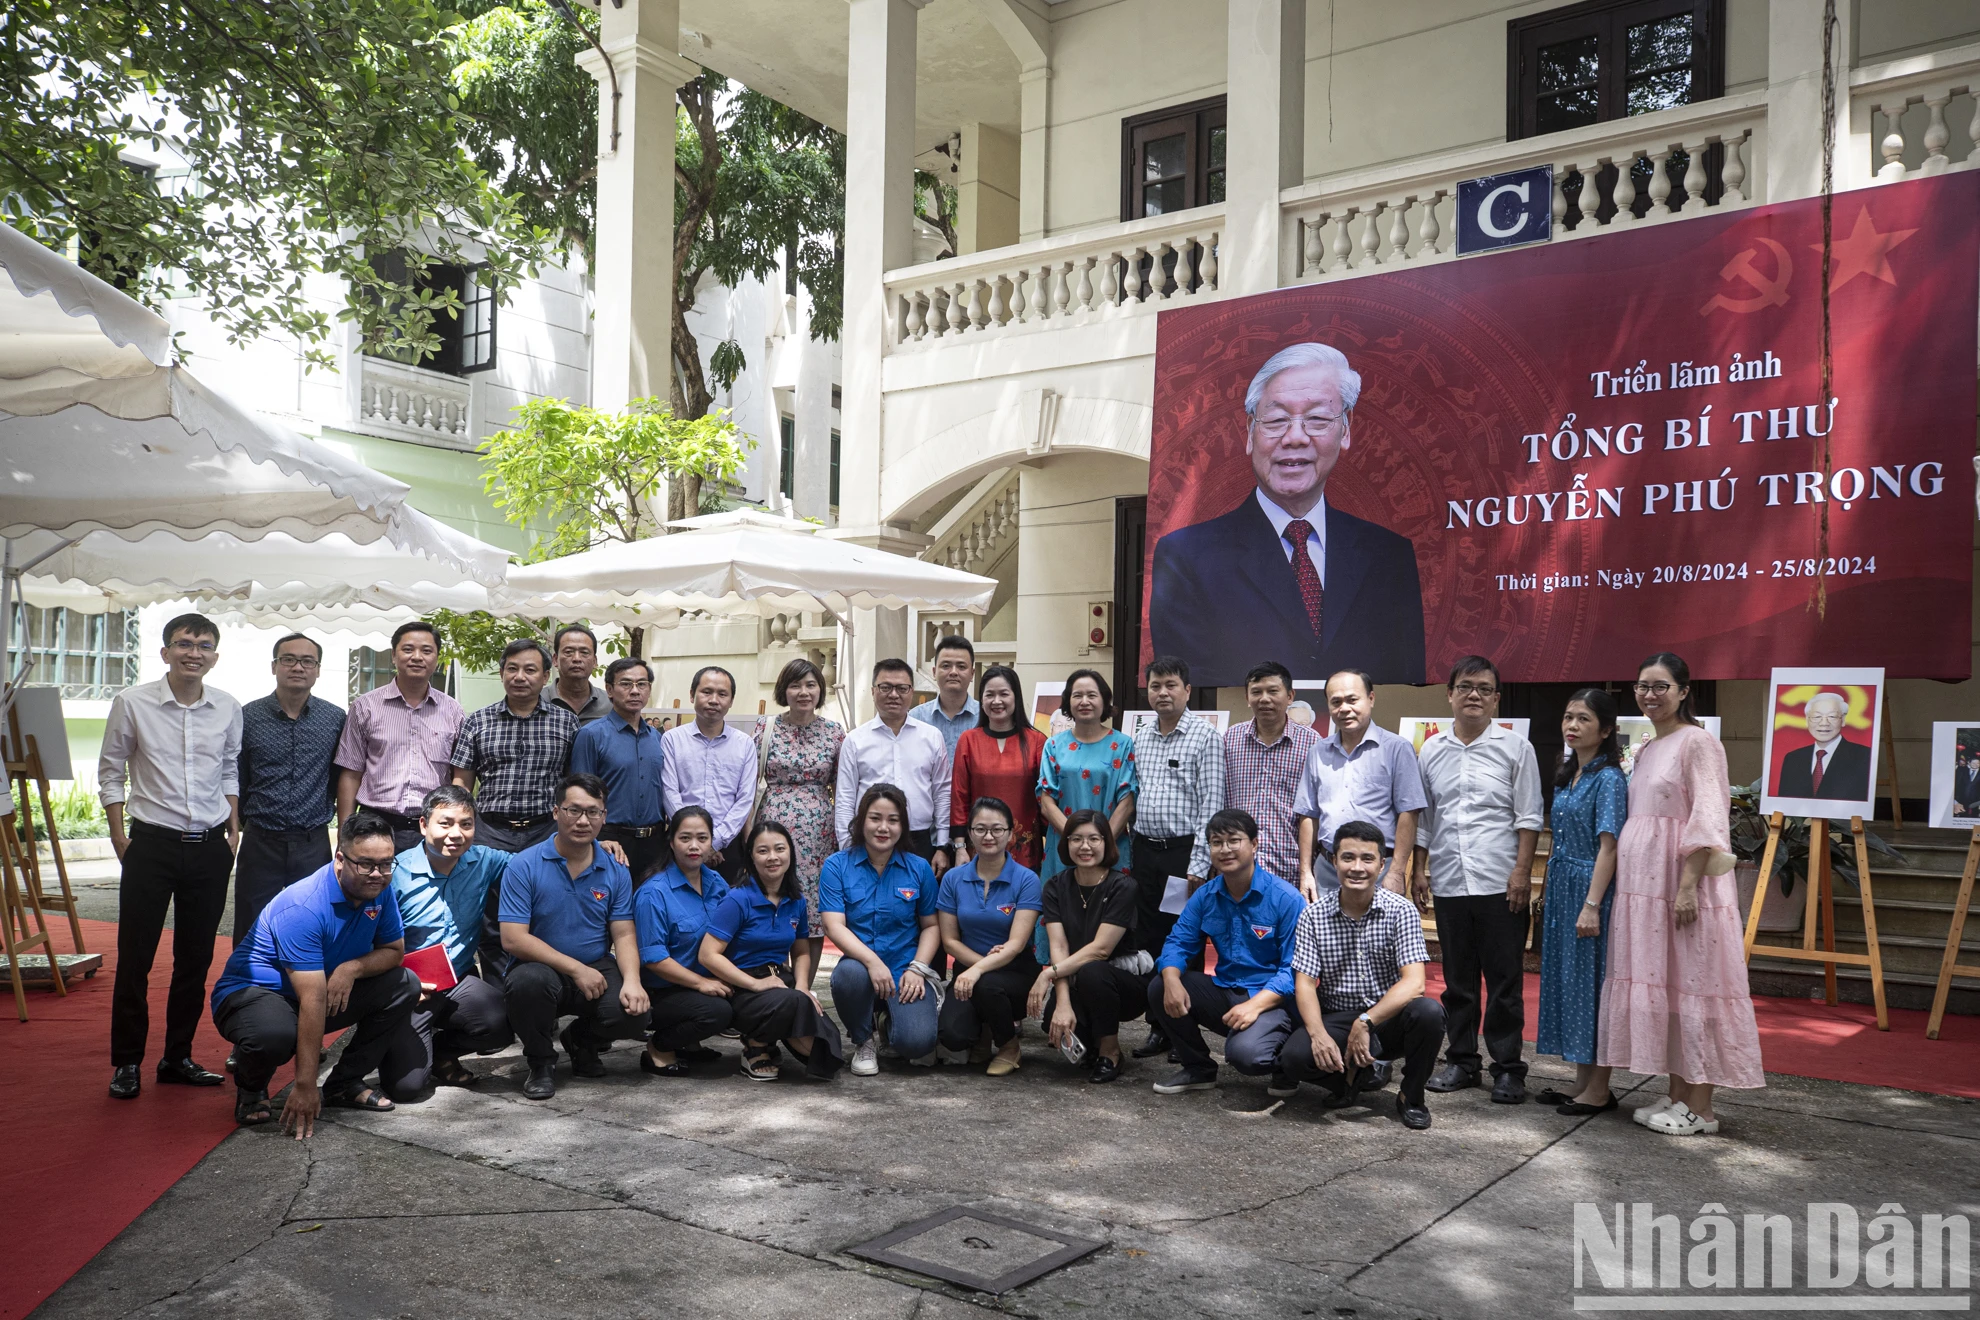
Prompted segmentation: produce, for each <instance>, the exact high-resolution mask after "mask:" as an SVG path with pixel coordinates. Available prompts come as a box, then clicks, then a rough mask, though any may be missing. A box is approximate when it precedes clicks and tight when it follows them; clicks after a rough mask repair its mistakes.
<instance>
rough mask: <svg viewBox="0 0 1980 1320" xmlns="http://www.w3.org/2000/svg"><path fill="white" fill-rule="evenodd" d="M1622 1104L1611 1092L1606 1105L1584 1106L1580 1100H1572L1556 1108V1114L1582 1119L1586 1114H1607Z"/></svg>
mask: <svg viewBox="0 0 1980 1320" xmlns="http://www.w3.org/2000/svg"><path fill="white" fill-rule="evenodd" d="M1621 1104H1622V1100H1621V1099H1620V1098H1618V1097H1617V1096H1616V1095H1615V1094H1614V1093H1613V1092H1611V1093H1610V1095H1609V1099H1608V1101H1607V1103H1605V1104H1599V1105H1584V1104H1582V1103H1581V1102H1580V1101H1579V1100H1570V1101H1568V1102H1567V1103H1566V1104H1564V1105H1556V1106H1554V1112H1555V1113H1557V1114H1561V1115H1564V1116H1566V1117H1568V1118H1580V1117H1582V1116H1583V1115H1585V1114H1606V1113H1608V1112H1609V1111H1610V1110H1611V1109H1615V1108H1617V1107H1618V1106H1620V1105H1621Z"/></svg>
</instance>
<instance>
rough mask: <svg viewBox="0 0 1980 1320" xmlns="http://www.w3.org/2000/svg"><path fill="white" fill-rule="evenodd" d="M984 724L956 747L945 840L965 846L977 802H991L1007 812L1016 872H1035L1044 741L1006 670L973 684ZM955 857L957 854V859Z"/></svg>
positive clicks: (993, 670)
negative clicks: (1019, 869)
mask: <svg viewBox="0 0 1980 1320" xmlns="http://www.w3.org/2000/svg"><path fill="white" fill-rule="evenodd" d="M976 702H977V705H978V706H980V707H981V708H982V710H983V722H982V723H981V724H979V725H977V727H975V728H974V729H969V730H966V731H965V732H964V733H963V736H962V737H961V738H960V739H959V740H957V742H956V767H955V773H954V774H953V775H952V776H951V777H950V779H949V835H950V837H951V838H952V839H960V840H962V841H963V843H964V844H966V845H968V846H970V847H974V845H973V844H970V843H969V836H968V834H967V833H966V831H967V829H968V826H969V818H970V813H971V811H972V809H973V808H974V807H975V805H976V801H977V799H979V798H987V797H990V798H996V799H997V800H998V801H999V802H1003V803H1006V804H1008V805H1009V807H1010V809H1011V837H1010V846H1009V848H1008V849H1007V850H1006V851H1008V852H1009V854H1010V855H1011V857H1012V858H1014V859H1015V860H1016V861H1017V864H1018V865H1019V866H1023V867H1028V868H1029V869H1031V870H1033V871H1036V870H1037V869H1038V867H1039V864H1040V861H1041V859H1042V858H1043V857H1044V848H1043V847H1042V843H1041V838H1040V835H1041V833H1042V830H1041V827H1040V821H1039V817H1038V760H1039V757H1040V756H1042V755H1043V754H1044V751H1045V735H1044V734H1042V733H1040V732H1039V731H1038V730H1036V729H1034V728H1032V727H1031V725H1030V723H1029V722H1028V721H1027V720H1026V719H1025V715H1024V684H1023V683H1022V682H1021V681H1019V679H1018V676H1017V671H1016V670H1015V669H1012V668H1011V667H1010V666H1008V665H991V666H990V667H989V668H988V669H985V670H984V671H983V677H982V678H980V679H978V680H977V681H976ZM959 856H960V854H959Z"/></svg>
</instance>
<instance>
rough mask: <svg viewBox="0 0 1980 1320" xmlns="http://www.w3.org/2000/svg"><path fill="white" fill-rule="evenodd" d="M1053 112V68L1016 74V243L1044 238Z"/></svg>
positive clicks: (1032, 69) (1043, 66) (1041, 66)
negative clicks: (1047, 173)
mask: <svg viewBox="0 0 1980 1320" xmlns="http://www.w3.org/2000/svg"><path fill="white" fill-rule="evenodd" d="M1051 113H1052V69H1051V66H1050V65H1046V64H1039V65H1035V66H1033V67H1031V68H1027V69H1025V70H1024V71H1023V72H1022V73H1020V74H1018V242H1020V243H1029V242H1030V241H1031V240H1032V239H1034V238H1043V237H1045V216H1046V211H1045V202H1046V183H1045V175H1046V165H1047V162H1048V158H1047V154H1046V146H1047V135H1046V131H1045V126H1046V124H1047V123H1048V122H1050V119H1051Z"/></svg>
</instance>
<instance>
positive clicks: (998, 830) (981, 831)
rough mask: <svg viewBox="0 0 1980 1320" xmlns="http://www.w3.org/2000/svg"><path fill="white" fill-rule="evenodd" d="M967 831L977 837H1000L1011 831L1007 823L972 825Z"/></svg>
mask: <svg viewBox="0 0 1980 1320" xmlns="http://www.w3.org/2000/svg"><path fill="white" fill-rule="evenodd" d="M969 832H970V833H971V834H974V835H975V836H976V837H977V838H979V839H1001V838H1003V837H1004V836H1005V835H1006V834H1009V833H1010V832H1011V827H1010V826H1008V825H972V826H970V827H969Z"/></svg>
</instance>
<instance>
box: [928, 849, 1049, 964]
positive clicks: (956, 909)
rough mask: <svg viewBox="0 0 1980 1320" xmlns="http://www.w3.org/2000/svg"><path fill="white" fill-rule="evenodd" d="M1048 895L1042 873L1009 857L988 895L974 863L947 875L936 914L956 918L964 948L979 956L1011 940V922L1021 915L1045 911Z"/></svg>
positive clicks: (937, 901)
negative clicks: (941, 913) (1045, 897)
mask: <svg viewBox="0 0 1980 1320" xmlns="http://www.w3.org/2000/svg"><path fill="white" fill-rule="evenodd" d="M1044 895H1045V886H1044V884H1043V883H1042V882H1041V881H1040V880H1039V879H1038V873H1037V872H1036V871H1034V870H1032V869H1031V868H1030V867H1028V866H1021V865H1019V864H1018V863H1017V862H1015V861H1013V860H1011V858H1010V856H1009V855H1008V854H1006V855H1005V857H1004V869H1003V870H1001V871H999V872H998V873H997V878H996V879H995V880H992V881H991V882H990V885H989V893H988V894H987V895H986V894H985V893H984V884H983V878H982V877H981V876H979V875H978V874H977V873H976V864H975V863H974V862H971V863H969V864H967V865H964V866H952V867H950V868H949V869H948V870H946V871H944V872H943V873H942V892H941V896H940V897H939V898H937V899H936V900H935V910H936V911H937V912H947V913H950V914H952V915H953V916H954V917H955V919H956V925H957V927H958V928H959V929H960V930H961V932H962V942H963V943H964V944H967V945H968V946H969V947H970V948H972V949H974V950H976V951H977V952H978V953H988V952H990V950H992V949H994V948H996V947H997V946H998V945H999V944H1002V943H1003V942H1004V941H1005V940H1008V939H1009V938H1010V937H1011V921H1012V919H1013V918H1014V917H1016V916H1017V914H1018V913H1020V912H1037V911H1040V910H1042V909H1043V908H1044V906H1045V902H1044Z"/></svg>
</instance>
